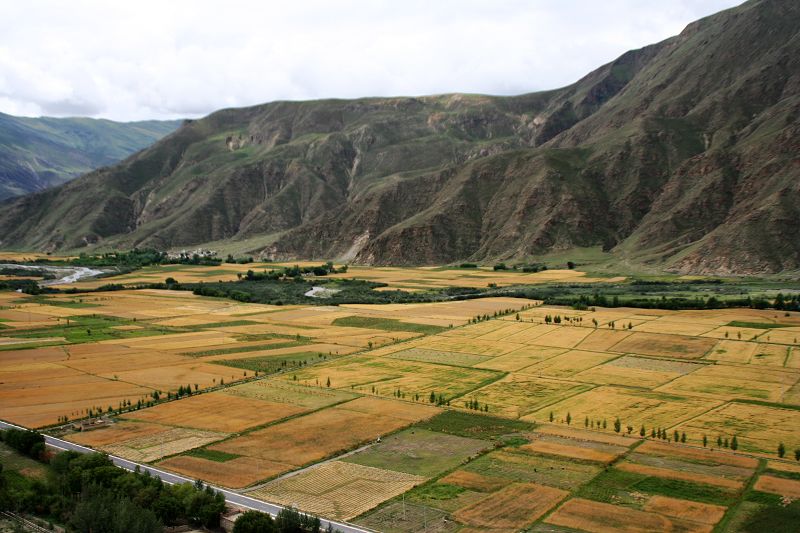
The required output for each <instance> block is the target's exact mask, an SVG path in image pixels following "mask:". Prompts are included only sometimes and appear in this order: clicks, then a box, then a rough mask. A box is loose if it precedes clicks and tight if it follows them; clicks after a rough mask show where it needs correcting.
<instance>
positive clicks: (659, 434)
mask: <svg viewBox="0 0 800 533" xmlns="http://www.w3.org/2000/svg"><path fill="white" fill-rule="evenodd" d="M549 418H550V422H555V420H556V415H555V413H554V412H553V411H550V417H549ZM563 421H564V422H566V423H567V425H571V424H572V413H570V412H569V411H568V412H567V415H566V416H565V417H564V419H563ZM583 425H584V427H586V428H590V429H595V428H597V429H600V428H601V427H602V428H603V429H606V428H607V426H608V423H607V421H606V419H603V420H602V421H601V420H599V419H598V420H594V419H590V418H589V417H588V416H586V417H585V418H584V420H583ZM613 427H614V431H615V432H616V433H621V432H622V430H623V426H622V421H621V420H620V419H619V417H617V418H616V419H615V420H614V425H613ZM624 429H626V430H627V434H628V435H630V434H631V433H633V430H634V427H633V426H631V425H630V424H628V425H627V426H626V427H625V428H624ZM639 436H640V437H642V438H646V437H647V428H646V427H645V425H644V424H642V425H641V427H640V428H639ZM650 438H651V439H659V440H672V441H674V442H682V443H685V442H686V432H685V431H683V432H679V431H678V430H677V429H676V430H674V431H673V433H672V436H671V437H670V435H669V433H668V432H667V430H666V429H662V428H655V427H653V428H651V429H650ZM707 446H708V436H707V435H703V447H707ZM717 447H718V448H729V449H731V450H733V451H736V450H738V449H739V438H738V437H737V436H736V435H733V436H732V437H730V438H729V437H726V436H722V435H718V436H717ZM777 453H778V457H780V458H783V457H784V456H785V455H786V445H785V444H784V443H783V442H780V443H779V444H778V448H777ZM794 458H795V460H797V461H800V448H797V449H795V450H794Z"/></svg>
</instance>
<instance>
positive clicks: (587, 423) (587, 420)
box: [583, 416, 589, 428]
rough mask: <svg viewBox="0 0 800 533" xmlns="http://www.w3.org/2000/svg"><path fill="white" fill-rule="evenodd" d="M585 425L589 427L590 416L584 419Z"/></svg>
mask: <svg viewBox="0 0 800 533" xmlns="http://www.w3.org/2000/svg"><path fill="white" fill-rule="evenodd" d="M583 427H587V428H588V427H589V417H588V416H587V417H586V418H584V419H583Z"/></svg>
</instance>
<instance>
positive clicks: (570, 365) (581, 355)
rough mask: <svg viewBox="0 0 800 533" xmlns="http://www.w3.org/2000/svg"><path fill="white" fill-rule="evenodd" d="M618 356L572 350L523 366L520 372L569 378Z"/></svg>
mask: <svg viewBox="0 0 800 533" xmlns="http://www.w3.org/2000/svg"><path fill="white" fill-rule="evenodd" d="M617 357H619V355H617V354H609V353H600V352H584V351H581V350H570V351H569V352H566V353H563V354H561V355H557V356H555V357H552V358H550V359H547V360H546V361H542V362H541V363H537V364H535V365H531V366H529V367H526V368H523V369H522V370H519V373H520V374H525V375H534V376H548V377H554V378H567V377H571V376H574V375H575V374H577V373H579V372H582V371H584V370H588V369H590V368H592V367H595V366H597V365H601V364H603V363H605V362H607V361H610V360H611V359H615V358H617Z"/></svg>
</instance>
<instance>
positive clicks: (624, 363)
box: [573, 355, 703, 388]
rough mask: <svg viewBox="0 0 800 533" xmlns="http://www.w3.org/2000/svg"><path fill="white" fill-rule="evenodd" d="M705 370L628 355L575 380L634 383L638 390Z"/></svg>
mask: <svg viewBox="0 0 800 533" xmlns="http://www.w3.org/2000/svg"><path fill="white" fill-rule="evenodd" d="M702 366H703V365H700V364H696V363H688V362H681V361H670V360H667V359H654V358H651V357H636V356H632V355H626V356H623V357H620V358H619V359H614V360H612V361H609V362H608V363H606V364H603V365H599V366H596V367H594V368H590V369H589V370H585V371H583V372H581V373H579V374H576V375H575V376H573V379H575V380H577V381H585V382H587V383H598V384H606V385H610V384H615V385H628V384H631V383H635V384H636V385H637V386H639V387H648V388H652V387H658V386H659V385H663V384H665V383H667V382H669V381H672V380H673V379H675V378H677V377H679V376H682V375H684V374H688V373H690V372H693V371H695V370H697V369H699V368H701V367H702Z"/></svg>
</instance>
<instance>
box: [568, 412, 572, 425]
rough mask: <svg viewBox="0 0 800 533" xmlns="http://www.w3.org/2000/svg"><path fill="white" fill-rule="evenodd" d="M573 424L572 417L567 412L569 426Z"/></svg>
mask: <svg viewBox="0 0 800 533" xmlns="http://www.w3.org/2000/svg"><path fill="white" fill-rule="evenodd" d="M571 423H572V415H571V414H569V412H567V425H570V424H571Z"/></svg>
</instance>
